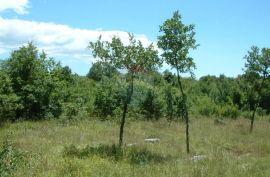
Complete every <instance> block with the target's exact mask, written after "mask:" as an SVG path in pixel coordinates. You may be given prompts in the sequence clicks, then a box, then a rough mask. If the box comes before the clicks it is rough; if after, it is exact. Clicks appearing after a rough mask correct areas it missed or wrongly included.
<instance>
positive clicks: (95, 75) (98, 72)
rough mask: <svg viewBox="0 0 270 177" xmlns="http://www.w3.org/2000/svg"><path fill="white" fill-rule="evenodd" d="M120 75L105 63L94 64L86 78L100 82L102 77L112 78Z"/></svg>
mask: <svg viewBox="0 0 270 177" xmlns="http://www.w3.org/2000/svg"><path fill="white" fill-rule="evenodd" d="M119 74H120V73H119V72H118V71H117V69H116V68H114V67H113V66H112V65H111V64H109V63H106V62H96V63H94V64H93V65H92V67H91V68H90V70H89V72H88V74H87V77H88V78H90V79H93V80H95V81H101V79H102V77H105V76H106V77H108V78H112V77H114V76H115V75H119Z"/></svg>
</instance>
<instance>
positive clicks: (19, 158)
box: [0, 139, 24, 177]
mask: <svg viewBox="0 0 270 177" xmlns="http://www.w3.org/2000/svg"><path fill="white" fill-rule="evenodd" d="M23 157H24V155H23V153H21V152H20V151H18V150H17V148H16V147H15V146H14V144H13V142H11V141H10V140H8V139H6V140H5V141H4V142H3V143H2V146H1V147H0V176H1V177H5V176H10V175H13V174H14V172H15V171H16V169H17V167H18V166H19V165H20V163H21V162H23Z"/></svg>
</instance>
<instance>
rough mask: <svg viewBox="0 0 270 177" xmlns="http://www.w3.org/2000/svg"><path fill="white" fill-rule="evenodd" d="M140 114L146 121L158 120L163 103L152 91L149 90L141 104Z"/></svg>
mask: <svg viewBox="0 0 270 177" xmlns="http://www.w3.org/2000/svg"><path fill="white" fill-rule="evenodd" d="M141 110H142V114H143V115H145V117H146V119H147V120H152V119H156V120H158V119H159V118H160V117H161V116H162V110H163V103H162V101H161V99H160V98H159V97H158V94H157V93H156V91H155V90H154V89H149V90H148V91H147V94H146V98H145V99H144V100H143V101H142V103H141Z"/></svg>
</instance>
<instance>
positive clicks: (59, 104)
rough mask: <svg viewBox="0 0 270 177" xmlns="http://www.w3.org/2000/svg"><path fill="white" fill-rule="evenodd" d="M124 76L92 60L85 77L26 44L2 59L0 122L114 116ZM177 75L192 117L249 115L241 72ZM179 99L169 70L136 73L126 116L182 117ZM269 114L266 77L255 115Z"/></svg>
mask: <svg viewBox="0 0 270 177" xmlns="http://www.w3.org/2000/svg"><path fill="white" fill-rule="evenodd" d="M127 77H128V73H126V72H125V71H121V72H120V71H119V70H117V69H116V68H114V67H113V66H112V65H110V64H109V63H106V62H97V63H94V64H93V65H92V67H91V68H90V70H89V73H88V74H87V75H86V76H79V75H77V74H73V73H72V71H71V69H70V68H69V67H67V66H62V65H61V64H60V63H57V62H56V61H55V60H54V59H53V58H50V57H48V56H47V54H46V53H45V52H39V50H38V49H37V47H36V46H34V44H32V43H29V44H27V45H25V46H22V47H20V48H19V49H17V50H15V51H13V52H12V53H11V54H10V56H9V57H8V58H7V59H5V60H1V65H0V83H1V84H0V120H1V123H3V122H4V121H16V120H21V119H31V120H41V119H65V120H75V119H91V118H99V119H102V120H118V119H120V118H119V117H120V116H121V113H122V112H121V110H122V107H123V102H124V100H125V98H126V96H127V95H126V94H127V93H126V87H127V80H126V79H127ZM256 77H260V76H259V75H258V76H256ZM182 79H183V87H184V90H185V92H186V93H187V95H188V100H187V103H188V108H189V111H190V114H191V115H193V117H199V116H207V117H218V118H220V119H222V118H227V119H237V118H238V117H244V118H250V117H251V111H252V110H254V107H255V104H256V92H255V91H254V88H252V86H251V85H250V83H249V82H247V78H246V75H245V74H244V73H243V74H242V75H239V76H237V77H235V78H232V77H227V76H225V75H220V76H210V75H207V76H202V77H200V78H193V77H185V78H182ZM255 90H256V89H255ZM182 100H183V99H182V97H181V94H180V93H179V90H178V89H177V77H176V75H175V72H174V71H173V70H172V71H170V70H168V69H167V70H165V71H164V72H160V70H158V69H153V70H151V71H148V72H145V73H139V74H136V75H135V80H134V93H133V97H132V100H131V103H130V106H129V110H128V117H129V118H132V119H141V120H142V119H145V120H158V119H167V120H170V121H171V120H181V118H180V117H181V116H180V115H181V111H182V110H183V109H182V107H183V101H182ZM269 113H270V79H269V78H267V79H266V82H265V84H264V87H263V88H262V91H261V98H260V101H259V106H258V109H257V112H256V114H257V115H258V116H266V115H269Z"/></svg>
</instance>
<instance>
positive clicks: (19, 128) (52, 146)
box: [0, 118, 270, 177]
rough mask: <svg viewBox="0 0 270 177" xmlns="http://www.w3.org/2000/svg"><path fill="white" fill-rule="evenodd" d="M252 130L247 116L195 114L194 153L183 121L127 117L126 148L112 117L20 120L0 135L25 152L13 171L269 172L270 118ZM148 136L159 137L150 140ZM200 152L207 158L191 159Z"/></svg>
mask: <svg viewBox="0 0 270 177" xmlns="http://www.w3.org/2000/svg"><path fill="white" fill-rule="evenodd" d="M248 130H249V121H248V120H245V119H239V120H235V121H226V125H215V124H214V121H213V120H212V119H203V118H202V119H192V120H191V154H190V155H187V154H186V153H185V144H184V142H185V136H184V124H183V123H179V122H173V123H170V124H169V123H168V122H165V121H158V122H144V121H141V122H128V123H127V126H126V128H125V135H124V139H125V143H126V144H129V143H133V144H134V143H136V145H135V146H133V147H125V148H124V150H123V152H119V151H118V150H117V148H116V149H113V148H115V147H114V146H113V144H116V143H117V142H118V125H117V124H116V123H114V122H109V121H106V122H100V121H97V120H92V121H81V122H76V123H73V124H61V123H59V122H56V121H43V122H18V123H14V124H7V125H5V126H4V127H1V129H0V140H1V141H3V140H4V137H6V136H7V135H9V136H11V137H12V140H13V141H14V143H15V145H16V148H18V149H20V150H21V151H23V152H24V153H25V154H26V157H25V158H27V163H26V164H23V165H20V166H19V167H18V168H17V170H16V172H15V174H14V176H42V177H44V176H57V177H58V176H95V177H97V176H104V177H105V176H106V177H107V176H115V177H116V176H117V177H119V176H125V177H126V176H140V177H141V176H147V177H151V176H153V177H156V176H161V177H164V176H166V177H170V176H172V177H175V176H176V177H177V176H183V177H189V176H190V177H191V176H192V177H193V176H194V177H202V176H207V177H219V176H221V177H233V176H235V177H249V176H250V177H269V176H270V165H269V164H270V139H269V137H270V122H269V121H266V120H261V121H257V122H255V127H254V132H253V133H252V134H249V133H248ZM10 134H11V135H10ZM148 137H157V138H160V142H159V143H157V144H146V143H145V142H144V139H145V138H148ZM69 148H71V149H69ZM72 148H73V149H72ZM115 152H116V153H115ZM115 154H117V155H115ZM195 155H205V156H206V158H205V159H203V160H198V161H196V160H192V157H193V156H195ZM116 156H117V158H115V157H116ZM118 157H119V158H118Z"/></svg>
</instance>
